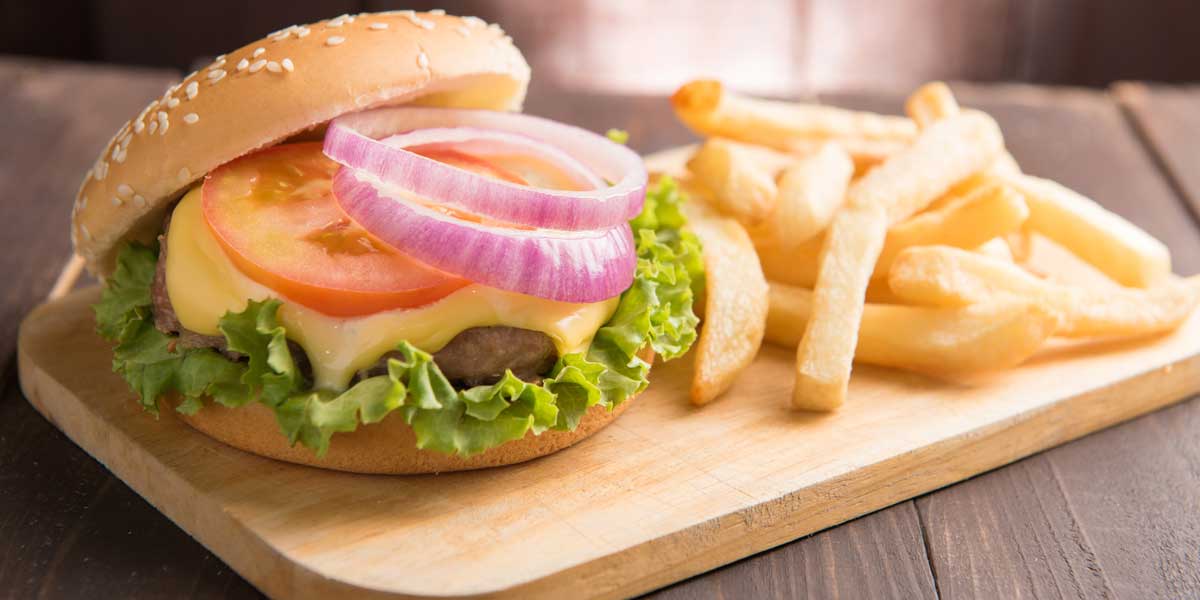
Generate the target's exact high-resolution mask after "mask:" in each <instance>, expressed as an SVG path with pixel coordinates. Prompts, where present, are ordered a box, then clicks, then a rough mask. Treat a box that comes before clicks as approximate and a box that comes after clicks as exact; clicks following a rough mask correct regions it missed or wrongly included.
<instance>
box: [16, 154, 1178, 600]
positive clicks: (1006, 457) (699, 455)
mask: <svg viewBox="0 0 1200 600" xmlns="http://www.w3.org/2000/svg"><path fill="white" fill-rule="evenodd" d="M677 158H678V157H674V158H673V159H671V160H676V161H677ZM98 295H99V291H98V289H96V288H91V289H87V290H82V291H79V292H75V293H74V294H71V295H69V296H67V297H65V298H63V299H61V300H58V301H55V302H51V303H48V304H45V305H42V306H40V307H38V308H37V309H36V310H34V311H33V313H31V314H30V315H29V316H28V317H27V318H26V320H25V322H24V323H22V325H21V330H20V335H19V340H18V361H19V369H20V377H21V385H22V389H23V390H24V392H25V395H26V396H27V397H28V398H29V401H30V403H32V404H33V406H34V407H36V408H37V409H38V410H39V411H40V412H41V413H42V414H43V415H45V416H46V418H47V419H49V420H51V421H52V422H54V423H55V424H56V425H57V426H58V427H59V428H60V429H62V430H63V431H64V432H65V433H66V434H67V435H68V436H70V437H71V439H73V440H74V441H75V442H76V443H78V444H79V445H80V446H81V447H83V448H84V449H85V450H87V451H88V452H90V453H91V454H92V455H93V456H95V457H96V458H97V459H98V460H100V461H101V462H103V463H104V464H105V465H106V466H107V467H108V468H109V469H111V470H112V471H113V472H114V473H115V474H116V475H117V476H119V477H120V478H121V479H122V480H124V481H125V482H126V483H128V484H129V485H130V486H131V487H132V488H134V489H135V490H137V491H138V492H139V493H140V494H141V495H143V496H144V497H146V498H147V499H148V500H149V501H150V502H152V503H153V504H154V505H155V506H157V507H158V508H159V510H161V511H162V512H163V513H164V514H166V515H167V516H169V517H170V518H171V519H172V520H173V521H175V523H177V524H178V525H179V526H180V527H183V528H184V529H185V530H187V531H188V532H190V533H191V534H192V535H193V536H195V537H196V538H197V539H198V540H200V541H201V542H202V543H203V544H205V545H206V546H207V547H208V548H210V549H211V550H212V551H213V552H215V553H216V554H218V555H219V556H221V557H222V558H223V559H224V560H225V561H226V562H228V563H229V564H230V565H231V566H232V567H233V568H234V569H235V570H237V572H238V573H240V574H241V575H243V576H244V577H245V578H246V579H248V580H250V581H251V582H253V583H254V584H255V585H256V586H258V587H259V588H260V589H261V590H263V591H264V592H266V593H267V594H269V595H271V596H276V597H289V598H291V597H299V598H320V597H328V596H329V595H331V594H346V595H350V594H354V597H379V598H384V597H387V598H398V597H424V598H428V597H455V596H481V595H495V596H504V597H520V598H527V597H563V596H568V595H569V596H571V597H618V596H628V595H631V594H636V593H639V592H644V591H647V590H650V589H654V588H656V587H660V586H663V585H666V584H668V583H671V582H673V581H677V580H679V579H683V578H685V577H688V576H690V575H694V574H697V573H700V572H702V571H705V570H708V569H711V568H713V567H716V566H719V565H721V564H724V563H728V562H731V561H733V560H736V559H738V558H741V557H744V556H747V555H749V554H753V553H755V552H759V551H761V550H764V549H767V548H770V547H772V546H776V545H779V544H782V543H784V542H787V541H789V540H792V539H795V538H798V537H800V536H803V535H807V534H810V533H813V532H816V531H819V530H821V529H824V528H827V527H830V526H832V525H835V524H838V523H841V522H843V521H846V520H848V519H852V518H854V517H857V516H859V515H862V514H865V513H868V512H871V511H875V510H878V509H880V508H883V507H886V506H888V505H891V504H893V503H896V502H899V501H901V500H905V499H907V498H911V497H913V496H916V495H919V494H922V493H925V492H928V491H930V490H933V489H936V488H939V487H942V486H945V485H948V484H951V483H954V482H956V481H960V480H962V479H964V478H967V477H970V476H972V475H975V474H977V473H980V472H983V471H986V470H988V469H992V468H995V467H998V466H1000V465H1004V464H1006V463H1009V462H1011V461H1014V460H1016V459H1018V458H1021V457H1024V456H1027V455H1029V454H1032V453H1034V452H1037V451H1039V450H1042V449H1045V448H1048V447H1051V446H1054V445H1057V444H1060V443H1063V442H1065V441H1068V440H1071V439H1074V438H1076V437H1079V436H1082V435H1085V434H1087V433H1090V432H1092V431H1096V430H1098V429H1101V428H1104V427H1108V426H1110V425H1113V424H1115V423H1119V422H1121V421H1124V420H1127V419H1130V418H1132V417H1135V416H1137V415H1140V414H1143V413H1146V412H1149V411H1152V410H1154V409H1157V408H1160V407H1162V406H1165V405H1167V404H1170V403H1172V402H1174V401H1176V400H1179V399H1182V398H1183V397H1185V396H1187V395H1189V394H1191V393H1194V392H1195V391H1196V390H1198V389H1200V316H1193V318H1192V319H1191V320H1190V321H1189V322H1188V323H1187V324H1185V326H1184V327H1182V328H1181V329H1180V330H1179V331H1177V332H1175V333H1174V334H1171V335H1168V336H1164V337H1159V338H1154V339H1149V340H1141V341H1138V342H1097V343H1092V344H1090V345H1057V346H1053V347H1049V348H1047V349H1045V350H1044V351H1043V352H1042V353H1041V354H1039V355H1038V356H1036V357H1035V358H1034V359H1033V360H1032V361H1030V362H1029V363H1028V364H1026V365H1025V366H1022V367H1021V368H1019V369H1016V370H1013V371H1009V372H1005V373H998V374H993V375H989V376H983V377H977V378H973V379H965V380H958V381H953V382H946V381H935V380H932V379H928V378H924V377H921V376H917V375H910V374H906V373H901V372H897V371H890V370H886V369H879V368H872V367H867V366H858V367H856V368H855V372H854V377H853V380H852V382H851V386H850V397H849V402H848V403H847V405H846V406H845V407H844V408H843V409H842V410H840V411H839V412H837V413H835V414H830V415H823V414H812V413H797V412H794V411H792V410H790V409H788V408H787V405H788V399H789V397H790V392H791V387H792V380H793V374H792V368H793V365H792V362H793V352H792V351H791V350H786V349H782V348H775V347H772V346H765V347H764V348H763V349H762V351H761V353H760V354H759V357H758V359H757V360H756V361H755V363H754V364H753V365H752V366H751V368H750V369H749V370H748V371H747V372H746V373H744V374H743V375H742V377H741V378H740V380H739V381H738V383H737V384H736V385H735V386H734V387H733V389H732V390H730V392H729V393H728V394H726V395H725V396H724V397H723V398H721V399H720V400H718V401H717V402H715V403H714V404H711V405H709V406H706V407H703V408H693V407H691V406H690V405H689V404H688V402H687V390H688V384H689V380H690V376H691V373H690V364H689V360H688V359H686V358H685V359H683V360H679V361H675V362H673V363H668V364H666V365H656V366H655V368H654V370H653V372H652V373H651V381H652V383H651V386H650V388H649V390H648V391H647V392H646V393H644V394H643V395H642V396H641V397H640V398H639V399H638V400H636V401H635V402H634V404H633V405H632V406H631V407H630V409H629V410H628V411H627V412H626V414H625V415H623V416H622V417H621V418H620V419H618V420H617V421H615V422H614V424H613V425H611V426H609V427H608V428H607V429H604V430H602V431H600V432H599V433H598V434H596V435H595V436H593V437H592V438H590V439H587V440H585V441H583V442H581V443H580V444H578V445H577V446H575V447H573V448H570V449H567V450H564V451H562V452H559V453H557V454H554V455H552V456H549V457H546V458H543V459H539V460H535V461H532V462H529V463H525V464H522V465H516V466H512V467H505V468H499V469H490V470H485V471H474V472H466V473H453V474H444V475H430V476H415V477H414V476H408V477H399V476H372V475H353V474H346V473H337V472H330V471H322V470H319V469H314V468H308V467H301V466H296V465H291V464H286V463H281V462H276V461H273V460H270V459H265V458H260V457H257V456H253V455H249V454H246V453H243V452H240V451H238V450H235V449H233V448H229V447H226V446H224V445H222V444H220V443H219V442H215V441H213V440H211V439H209V438H207V437H205V436H203V435H201V434H199V433H197V432H195V431H194V430H192V429H191V428H189V427H188V426H187V425H185V424H184V423H182V422H181V421H179V420H178V419H175V418H174V417H172V416H171V414H169V411H167V412H166V413H164V415H163V417H162V418H160V419H158V420H155V419H154V417H152V416H150V415H148V414H145V413H143V412H142V411H141V409H140V408H139V407H138V405H137V403H136V402H135V401H134V400H133V398H132V396H131V393H130V392H129V390H128V389H127V387H126V386H125V383H124V382H123V381H122V380H121V379H120V378H119V377H117V376H116V375H114V374H113V373H112V372H111V370H110V364H111V351H110V348H109V346H108V345H107V344H106V343H105V342H104V341H103V340H101V339H100V338H99V337H97V336H96V335H95V334H94V333H93V327H94V325H93V321H92V314H91V311H90V309H89V305H90V304H92V303H94V302H95V301H96V300H97V299H98ZM334 443H337V438H336V437H335V438H334ZM63 476H64V477H69V476H70V474H69V473H65V474H63ZM133 534H134V535H136V532H134V533H133Z"/></svg>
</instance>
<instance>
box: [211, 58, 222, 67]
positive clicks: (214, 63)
mask: <svg viewBox="0 0 1200 600" xmlns="http://www.w3.org/2000/svg"><path fill="white" fill-rule="evenodd" d="M223 66H225V57H224V56H222V57H221V58H218V59H217V60H214V61H213V64H212V67H210V68H213V69H215V68H217V67H223Z"/></svg>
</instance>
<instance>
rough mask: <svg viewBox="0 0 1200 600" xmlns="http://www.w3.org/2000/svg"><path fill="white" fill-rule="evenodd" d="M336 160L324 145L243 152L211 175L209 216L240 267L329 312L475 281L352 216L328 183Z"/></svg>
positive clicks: (441, 292)
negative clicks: (403, 249)
mask: <svg viewBox="0 0 1200 600" xmlns="http://www.w3.org/2000/svg"><path fill="white" fill-rule="evenodd" d="M337 168H338V165H337V163H335V162H333V161H331V160H329V159H328V158H326V157H325V155H324V154H322V152H321V144H320V143H303V144H285V145H281V146H274V147H272V148H267V149H265V150H261V151H259V152H255V153H253V154H250V155H247V156H244V157H242V158H239V159H237V160H235V161H233V162H231V163H228V164H225V165H222V166H221V167H219V168H217V169H216V170H215V171H213V172H212V173H210V174H209V175H208V177H207V178H206V179H205V181H204V187H203V190H202V194H203V205H204V217H205V220H206V221H207V222H208V225H209V228H210V229H211V230H212V232H213V234H214V236H215V237H216V238H217V240H218V241H219V242H220V243H221V245H222V246H223V247H224V249H225V251H226V254H228V255H229V257H230V258H231V259H232V260H233V262H234V264H236V265H237V267H238V268H239V269H240V270H241V271H242V272H243V273H245V274H246V275H247V276H249V277H250V278H251V279H253V280H255V281H257V282H259V283H261V284H263V285H265V286H267V287H269V288H271V289H274V290H276V291H278V292H280V293H281V294H283V295H284V296H285V297H287V298H288V299H289V300H292V301H294V302H297V303H300V304H303V305H304V306H307V307H309V308H312V309H314V310H318V311H320V312H323V313H325V314H328V315H332V316H343V317H347V316H357V315H365V314H370V313H375V312H379V311H382V310H388V309H394V308H412V307H416V306H422V305H425V304H428V303H430V302H433V301H435V300H438V299H441V298H443V297H445V296H447V295H449V294H450V293H452V292H454V291H455V290H458V289H459V288H461V287H463V286H465V285H467V284H468V283H469V282H468V281H467V280H465V279H462V278H460V277H457V276H455V275H452V274H449V273H445V272H442V271H439V270H437V269H435V268H433V267H431V266H429V265H426V264H425V263H422V262H420V261H417V260H416V259H413V258H411V257H409V256H407V255H405V254H402V253H400V252H399V251H397V250H396V249H395V248H392V247H391V246H389V245H387V244H385V243H383V242H381V241H379V240H378V239H376V238H375V237H374V236H372V235H371V234H370V233H368V232H367V231H366V230H364V229H363V228H361V227H359V226H358V224H357V223H355V222H354V221H353V220H351V219H350V218H349V217H348V216H346V214H345V213H344V212H342V210H341V208H340V207H338V205H337V201H336V200H335V199H334V197H333V192H332V190H331V185H330V181H331V178H332V177H333V174H334V172H335V171H336V170H337Z"/></svg>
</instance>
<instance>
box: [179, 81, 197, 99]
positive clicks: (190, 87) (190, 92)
mask: <svg viewBox="0 0 1200 600" xmlns="http://www.w3.org/2000/svg"><path fill="white" fill-rule="evenodd" d="M183 93H184V94H187V99H188V100H191V99H192V98H195V97H196V94H199V93H200V84H199V83H197V82H195V81H193V82H191V83H189V84H187V87H186V88H184V90H183Z"/></svg>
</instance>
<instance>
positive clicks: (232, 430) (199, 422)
mask: <svg viewBox="0 0 1200 600" xmlns="http://www.w3.org/2000/svg"><path fill="white" fill-rule="evenodd" d="M632 401H633V398H629V399H627V400H626V401H625V402H622V403H621V405H620V406H618V407H617V408H616V409H614V410H612V411H609V410H607V409H605V408H604V407H602V406H593V407H591V408H589V409H588V411H587V413H585V414H584V416H583V418H582V419H580V421H579V426H578V427H576V428H575V430H574V431H556V430H548V431H545V432H543V433H542V434H541V435H534V434H533V433H532V432H530V433H528V434H526V436H525V437H524V438H521V439H519V440H515V441H512V442H508V443H506V444H502V445H500V446H497V447H495V448H492V449H490V450H486V451H484V452H481V453H479V454H475V455H473V456H468V457H462V456H457V455H451V454H443V453H441V452H435V451H433V450H420V449H418V448H417V438H416V435H415V434H414V433H413V430H412V427H409V426H408V424H407V423H405V422H404V419H403V417H401V416H400V414H399V412H393V413H392V414H390V415H388V416H387V417H385V418H384V419H383V420H382V421H380V422H378V423H374V424H372V425H359V427H358V429H357V430H355V431H353V432H348V433H335V434H334V435H333V439H332V441H331V442H330V444H329V451H328V452H326V453H325V456H322V457H318V456H317V455H316V453H315V452H313V451H312V450H309V449H308V448H305V447H304V446H301V445H299V444H297V445H295V446H289V445H288V441H287V438H286V437H285V436H284V435H283V433H282V432H281V431H280V430H279V424H278V422H276V420H275V413H274V412H273V411H272V410H271V409H270V408H267V407H266V406H265V405H262V404H259V403H257V402H254V403H250V404H247V405H246V406H243V407H241V408H228V407H225V406H221V405H219V404H216V403H212V402H210V403H206V404H205V406H204V408H203V409H201V410H200V411H198V412H196V414H194V415H191V416H188V415H183V414H180V413H175V414H176V415H177V416H178V417H179V418H181V419H183V421H184V422H186V423H187V424H188V425H191V426H192V427H194V428H196V429H197V430H199V431H200V432H202V433H204V434H206V435H208V436H209V437H212V438H214V439H216V440H219V441H221V442H224V443H226V444H229V445H230V446H233V447H234V448H240V449H242V450H245V451H247V452H252V453H254V454H259V455H262V456H268V457H270V458H275V459H278V460H283V461H287V462H292V463H297V464H302V465H310V466H313V467H320V468H322V469H334V470H337V471H350V472H353V473H389V474H396V475H401V474H417V473H441V472H446V471H466V470H470V469H484V468H487V467H499V466H502V465H511V464H515V463H519V462H525V461H527V460H532V459H535V458H537V457H539V456H545V455H547V454H552V453H554V452H558V451H559V450H562V449H563V448H566V447H567V446H570V445H571V444H574V443H575V442H578V441H580V440H582V439H584V438H586V437H588V436H589V435H592V434H593V433H596V432H597V431H600V430H601V429H603V428H604V426H605V425H608V424H609V423H611V422H612V421H613V419H616V418H617V416H618V415H620V414H621V413H622V412H624V411H625V409H626V407H628V406H629V403H630V402H632Z"/></svg>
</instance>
